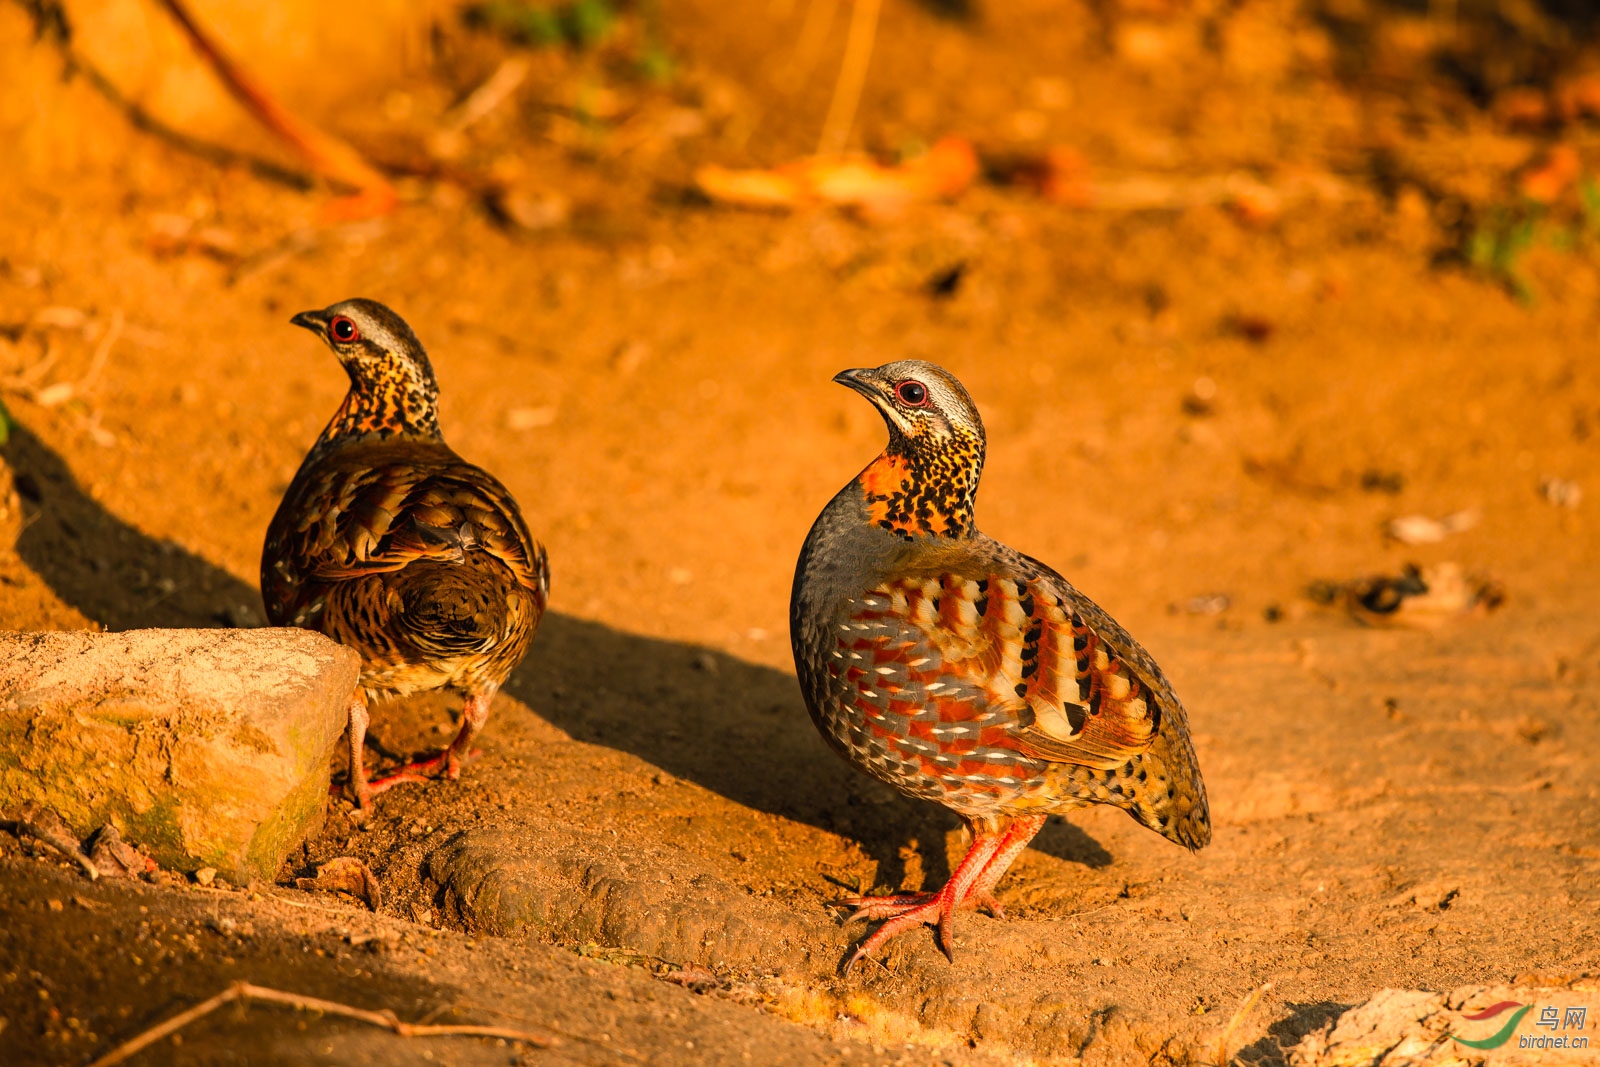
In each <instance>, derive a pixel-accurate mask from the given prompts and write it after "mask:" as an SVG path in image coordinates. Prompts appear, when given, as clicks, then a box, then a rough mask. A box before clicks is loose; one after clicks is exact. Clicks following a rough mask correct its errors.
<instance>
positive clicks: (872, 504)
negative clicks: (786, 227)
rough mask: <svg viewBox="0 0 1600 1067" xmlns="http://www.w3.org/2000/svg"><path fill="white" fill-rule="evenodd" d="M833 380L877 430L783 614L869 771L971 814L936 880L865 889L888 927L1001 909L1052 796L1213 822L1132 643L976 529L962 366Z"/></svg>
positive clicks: (871, 915)
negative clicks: (964, 847)
mask: <svg viewBox="0 0 1600 1067" xmlns="http://www.w3.org/2000/svg"><path fill="white" fill-rule="evenodd" d="M836 380H837V381H840V382H842V383H843V384H846V385H848V386H850V387H851V388H853V389H855V390H856V391H858V392H860V393H862V394H863V395H864V396H866V397H867V398H868V399H869V400H871V401H872V402H873V404H874V405H876V406H877V407H878V409H879V411H880V412H881V413H882V414H883V416H884V420H885V422H886V423H887V424H888V427H889V436H890V440H889V445H888V447H887V448H885V450H884V452H883V454H882V455H881V456H879V457H878V458H877V459H876V460H875V461H873V462H872V463H871V464H869V465H868V466H867V467H866V469H865V470H863V471H862V472H861V474H860V475H858V476H857V478H856V480H855V481H853V482H852V483H851V484H850V485H848V486H846V487H845V488H844V489H843V490H841V491H840V492H839V494H838V495H837V496H835V497H834V499H833V501H832V502H831V503H830V504H829V505H828V507H827V508H826V509H824V511H823V513H822V514H821V515H820V516H819V517H818V518H817V521H816V523H815V524H814V525H813V527H812V529H811V533H810V535H809V536H808V537H807V539H806V544H805V547H804V549H803V550H802V551H801V556H800V562H799V565H798V566H797V568H796V572H795V585H794V594H793V599H792V601H791V616H790V630H791V634H792V640H793V644H794V654H795V667H796V671H797V673H798V674H799V678H800V684H801V687H802V689H803V691H804V693H805V696H806V703H807V705H808V707H809V709H810V711H811V715H812V718H813V719H814V721H815V722H816V723H817V726H818V728H819V729H820V730H821V731H822V733H823V736H824V737H825V738H826V739H827V740H828V742H829V743H830V744H831V745H832V746H833V747H834V748H835V749H836V750H837V751H838V752H839V753H840V754H841V755H843V756H844V757H845V758H846V759H848V760H849V761H851V762H852V763H854V764H855V765H856V766H858V767H860V768H861V769H862V770H864V771H866V772H867V773H869V774H871V775H873V776H874V777H877V778H879V779H881V780H883V781H885V782H887V783H889V784H890V785H893V786H895V787H896V788H897V789H899V790H901V791H902V792H905V793H907V794H909V795H911V796H915V797H921V798H924V799H927V800H933V801H937V802H938V803H940V804H943V805H944V806H946V807H948V808H949V809H951V810H952V811H954V812H956V813H958V814H959V815H961V816H962V817H963V819H965V820H966V822H967V824H968V826H969V828H970V829H971V830H972V834H973V843H972V847H971V849H970V850H969V851H968V853H967V856H966V858H965V859H963V860H962V862H961V864H960V866H959V867H958V868H957V869H956V871H955V872H954V873H953V874H952V875H951V878H950V880H949V882H947V883H946V885H945V886H944V887H943V888H942V889H940V890H939V891H938V892H937V893H923V894H909V895H903V896H895V897H861V898H856V899H854V900H852V901H849V903H850V904H852V905H853V906H854V907H856V908H857V911H856V913H855V915H854V916H853V917H852V919H887V920H888V922H886V923H885V924H884V925H883V926H882V927H880V928H879V929H878V930H877V931H876V932H875V933H874V934H873V935H872V936H871V937H870V938H868V939H867V940H866V941H865V942H864V943H863V944H862V945H861V946H860V947H858V949H857V950H856V952H855V953H854V954H853V955H852V956H851V958H850V961H849V964H848V965H847V969H848V967H849V966H850V965H853V964H854V963H855V962H856V961H857V960H859V959H860V958H861V957H862V956H863V955H864V954H866V953H867V952H870V951H871V950H872V949H874V948H875V947H877V946H878V945H881V944H882V943H883V942H884V941H885V940H887V939H888V938H890V937H893V936H895V935H896V934H898V933H900V932H902V931H904V930H906V929H909V928H910V927H913V926H916V925H919V924H921V923H924V922H936V923H937V924H938V925H939V927H940V931H941V941H942V943H943V946H944V948H945V950H946V952H948V951H950V924H951V922H952V919H953V916H954V914H955V912H956V911H957V910H959V909H961V908H964V907H988V908H989V909H990V910H991V911H998V906H997V905H996V904H995V901H994V895H993V890H994V887H995V884H996V883H997V882H998V881H999V880H1000V878H1001V877H1002V876H1003V875H1004V874H1005V872H1006V870H1007V868H1008V867H1009V866H1010V864H1011V863H1012V861H1013V860H1015V859H1016V857H1017V856H1018V855H1020V854H1021V852H1022V851H1023V850H1024V849H1025V848H1026V847H1027V844H1028V842H1029V841H1030V840H1031V839H1032V838H1033V836H1034V835H1035V834H1036V833H1038V831H1039V829H1040V827H1042V826H1043V824H1044V819H1045V816H1046V815H1047V814H1050V813H1053V812H1064V811H1069V810H1071V809H1073V808H1076V807H1081V806H1083V805H1085V804H1110V805H1114V806H1116V807H1120V808H1122V809H1124V810H1126V811H1127V812H1128V813H1129V814H1130V815H1132V816H1133V817H1134V818H1135V819H1137V820H1138V821H1139V822H1141V823H1143V824H1144V825H1145V826H1148V827H1150V828H1151V829H1152V830H1155V831H1156V832H1157V833H1160V834H1161V835H1162V836H1164V837H1166V838H1168V839H1170V840H1172V841H1174V842H1176V843H1178V844H1181V845H1184V846H1186V847H1188V848H1191V849H1194V848H1200V847H1202V846H1204V845H1205V844H1207V843H1208V842H1209V841H1210V839H1211V826H1210V816H1209V812H1208V809H1207V803H1206V795H1205V786H1204V783H1203V782H1202V780H1201V778H1200V771H1199V767H1198V765H1197V762H1196V760H1195V754H1194V749H1193V746H1192V745H1191V743H1190V740H1189V728H1188V720H1187V716H1186V713H1185V711H1184V708H1183V705H1182V703H1181V702H1180V701H1179V700H1178V698H1177V695H1176V694H1175V693H1174V692H1173V691H1172V687H1171V685H1169V684H1168V682H1167V680H1166V678H1165V676H1164V675H1163V674H1162V672H1161V669H1160V668H1159V667H1158V666H1157V665H1156V663H1155V661H1154V660H1153V659H1152V658H1151V657H1150V655H1149V653H1147V652H1146V651H1145V650H1144V649H1143V647H1141V646H1140V645H1139V643H1138V642H1137V641H1135V640H1134V639H1133V637H1132V636H1130V635H1129V634H1128V632H1127V631H1126V630H1124V629H1123V628H1122V627H1121V626H1119V625H1118V624H1117V622H1116V621H1115V620H1114V619H1112V618H1111V617H1110V616H1109V615H1107V614H1106V613H1105V612H1104V611H1102V610H1101V609H1100V608H1099V607H1098V606H1096V605H1095V604H1094V602H1093V601H1091V600H1089V598H1087V597H1085V596H1084V595H1083V594H1082V593H1080V592H1078V590H1076V589H1074V588H1073V587H1072V585H1071V583H1069V582H1068V581H1067V580H1066V579H1065V578H1063V577H1061V575H1059V574H1057V573H1056V572H1055V571H1052V570H1051V569H1050V568H1049V567H1046V566H1045V565H1044V564H1042V563H1039V562H1038V561H1037V560H1034V559H1030V558H1029V557H1027V556H1024V555H1022V554H1021V553H1019V552H1016V551H1014V550H1013V549H1011V548H1008V547H1007V546H1005V545H1003V544H1000V543H999V542H997V541H995V540H994V539H993V538H990V537H988V536H986V535H985V534H983V533H981V532H979V531H978V529H977V528H976V526H975V525H974V521H973V506H974V501H975V498H976V494H977V486H978V480H979V477H980V475H981V472H982V468H983V459H984V436H983V424H982V421H981V420H980V419H979V417H978V413H977V409H976V408H975V407H974V406H973V404H972V401H971V398H970V397H969V396H968V395H967V393H966V390H965V389H963V388H962V387H961V384H960V383H959V382H957V381H956V380H955V379H954V378H952V377H951V376H950V375H949V374H947V373H946V372H945V371H943V370H942V369H941V368H939V367H936V366H934V365H932V364H929V363H923V362H917V361H906V362H903V363H892V364H889V365H887V366H884V367H879V368H877V369H875V370H855V371H846V372H844V373H843V374H841V375H840V376H839V377H838V378H837V379H836Z"/></svg>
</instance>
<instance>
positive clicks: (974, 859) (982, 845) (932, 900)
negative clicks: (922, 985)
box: [844, 834, 1004, 975]
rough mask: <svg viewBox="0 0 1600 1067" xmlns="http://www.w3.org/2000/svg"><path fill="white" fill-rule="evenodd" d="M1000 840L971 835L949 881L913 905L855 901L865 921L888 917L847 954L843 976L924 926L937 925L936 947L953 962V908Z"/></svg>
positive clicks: (903, 900)
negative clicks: (880, 949)
mask: <svg viewBox="0 0 1600 1067" xmlns="http://www.w3.org/2000/svg"><path fill="white" fill-rule="evenodd" d="M1003 838H1004V835H1003V834H980V835H977V836H975V837H974V838H973V841H972V847H971V848H969V849H967V854H966V856H964V857H963V858H962V860H961V863H960V864H959V865H958V866H957V867H956V869H955V873H953V874H951V875H950V880H949V881H948V882H946V883H945V884H944V888H943V889H940V890H939V892H937V893H935V894H933V895H932V896H929V897H922V898H920V899H921V902H920V903H918V902H916V901H917V900H918V899H919V898H916V897H876V898H874V897H866V898H863V899H861V900H860V901H858V902H857V903H858V905H859V906H860V907H861V908H862V909H863V910H866V911H869V912H870V914H869V915H868V916H867V917H868V918H877V917H878V916H880V915H888V916H890V918H889V921H888V922H886V923H884V924H883V925H882V926H880V927H878V929H877V930H876V931H874V932H873V934H872V936H871V937H869V938H867V939H866V940H865V941H863V942H862V943H861V944H860V946H858V947H857V948H856V950H855V951H854V952H852V953H851V954H850V959H849V960H848V961H847V962H846V963H845V965H844V973H845V974H847V975H848V974H849V973H850V970H851V968H853V967H855V965H856V963H857V962H858V961H859V960H860V959H861V958H862V957H863V956H866V955H867V954H869V953H871V952H872V951H873V950H875V949H876V948H878V946H880V945H882V944H883V943H884V942H885V941H888V940H889V939H890V938H891V937H894V936H896V935H897V934H902V933H905V932H906V931H907V930H909V929H911V928H913V927H916V926H921V925H923V924H925V923H933V924H937V925H938V927H939V944H940V947H941V948H943V949H944V954H945V956H946V957H947V958H949V959H951V960H954V958H955V955H954V946H953V945H952V943H951V928H950V926H951V921H952V920H953V919H954V918H955V913H956V909H957V908H959V907H961V905H962V902H963V901H964V900H965V899H966V896H967V893H968V892H969V891H971V889H972V886H973V883H975V882H976V881H977V880H978V876H979V875H981V874H982V873H983V870H984V868H985V867H986V866H988V864H989V861H990V859H992V858H993V857H994V854H995V852H996V851H998V850H999V848H1000V846H1001V843H1002V840H1003ZM889 909H894V910H893V911H891V910H889Z"/></svg>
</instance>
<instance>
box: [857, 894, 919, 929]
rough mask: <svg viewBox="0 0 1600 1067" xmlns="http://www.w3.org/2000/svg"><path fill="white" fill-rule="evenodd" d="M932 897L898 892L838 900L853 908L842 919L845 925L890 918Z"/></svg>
mask: <svg viewBox="0 0 1600 1067" xmlns="http://www.w3.org/2000/svg"><path fill="white" fill-rule="evenodd" d="M932 899H933V894H932V893H899V894H896V895H894V896H887V897H848V898H846V899H844V900H841V901H839V904H840V906H841V907H846V908H854V909H855V910H854V911H852V912H851V913H850V915H849V917H847V918H846V919H845V921H844V924H843V925H845V926H849V925H850V924H852V923H858V922H874V921H876V920H878V919H892V918H894V917H895V916H896V915H900V914H902V913H904V912H906V911H909V910H911V909H912V908H917V907H921V906H922V905H924V904H926V903H928V901H930V900H932Z"/></svg>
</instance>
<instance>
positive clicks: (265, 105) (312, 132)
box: [160, 0, 399, 215]
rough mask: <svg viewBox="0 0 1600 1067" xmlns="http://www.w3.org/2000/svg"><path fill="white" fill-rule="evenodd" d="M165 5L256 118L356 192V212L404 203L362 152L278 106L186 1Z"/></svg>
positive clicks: (323, 172) (173, 0) (171, 0)
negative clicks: (197, 16) (201, 25)
mask: <svg viewBox="0 0 1600 1067" xmlns="http://www.w3.org/2000/svg"><path fill="white" fill-rule="evenodd" d="M160 3H161V6H162V7H164V8H166V10H167V13H168V14H170V15H171V16H172V18H173V20H174V21H175V22H177V23H178V25H179V26H180V27H182V29H183V32H184V34H185V35H186V36H187V37H188V38H189V43H190V44H191V45H193V46H194V49H195V51H197V52H199V53H200V55H201V57H202V58H204V59H205V61H206V63H207V64H209V65H210V67H211V69H212V70H213V71H214V72H215V73H216V75H217V77H218V79H219V80H220V81H221V82H222V84H223V86H224V87H226V88H227V90H228V91H229V92H230V93H232V94H233V96H234V98H235V99H236V100H238V101H239V102H240V103H241V104H243V105H244V106H245V108H246V110H248V111H249V112H250V114H252V115H254V116H255V117H256V119H257V120H258V121H259V122H260V123H261V124H262V125H263V126H265V127H266V128H267V129H269V130H271V131H272V132H273V133H275V134H277V135H278V136H279V137H281V138H282V139H283V140H284V141H285V142H286V143H288V144H289V145H290V146H291V147H292V148H294V149H295V150H296V151H297V152H298V153H299V154H300V156H301V158H303V159H304V160H305V161H306V162H307V163H309V164H310V165H311V167H312V169H313V170H315V171H316V172H317V173H318V174H320V175H322V176H323V177H324V178H327V179H328V180H330V181H333V182H337V183H339V184H341V185H346V186H349V187H351V188H353V189H354V190H355V191H356V196H355V198H354V201H353V202H351V203H350V204H349V207H350V209H351V212H354V213H359V214H361V215H367V214H372V215H379V214H383V213H385V212H387V211H389V210H391V209H392V208H393V207H394V205H395V204H396V203H397V202H398V200H399V197H398V195H397V194H396V193H395V190H394V186H393V185H391V184H390V183H389V179H388V178H386V177H384V175H383V174H382V173H381V172H379V170H378V169H377V168H376V167H374V166H373V165H372V164H371V163H368V162H367V160H366V158H365V157H364V156H362V154H361V153H360V152H358V151H356V150H355V149H354V148H352V147H351V146H350V145H349V144H348V143H347V142H345V141H342V140H340V139H339V138H337V137H335V136H333V135H332V134H330V133H328V132H326V131H325V130H321V129H318V128H317V127H316V126H313V125H312V124H311V123H309V122H307V121H306V120H305V119H302V118H301V117H300V116H298V115H296V114H294V113H293V112H292V111H290V110H289V109H288V108H286V107H284V106H283V105H282V104H280V103H278V101H277V99H276V98H275V97H273V96H272V95H271V94H270V93H268V92H267V91H266V89H265V87H263V86H262V85H260V84H259V83H258V82H257V81H256V80H255V78H254V77H253V76H251V75H250V74H248V73H246V72H245V70H244V69H243V68H242V67H240V66H239V64H237V63H236V62H234V61H233V59H232V58H231V57H229V56H228V55H227V54H226V53H225V52H223V50H222V47H221V46H220V45H219V44H217V42H216V41H214V40H212V38H211V36H210V34H208V33H207V32H206V31H204V30H202V29H201V28H200V24H199V23H198V22H196V21H195V19H194V16H193V15H191V14H190V13H189V10H188V8H187V7H185V6H184V4H183V3H182V0H160Z"/></svg>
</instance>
